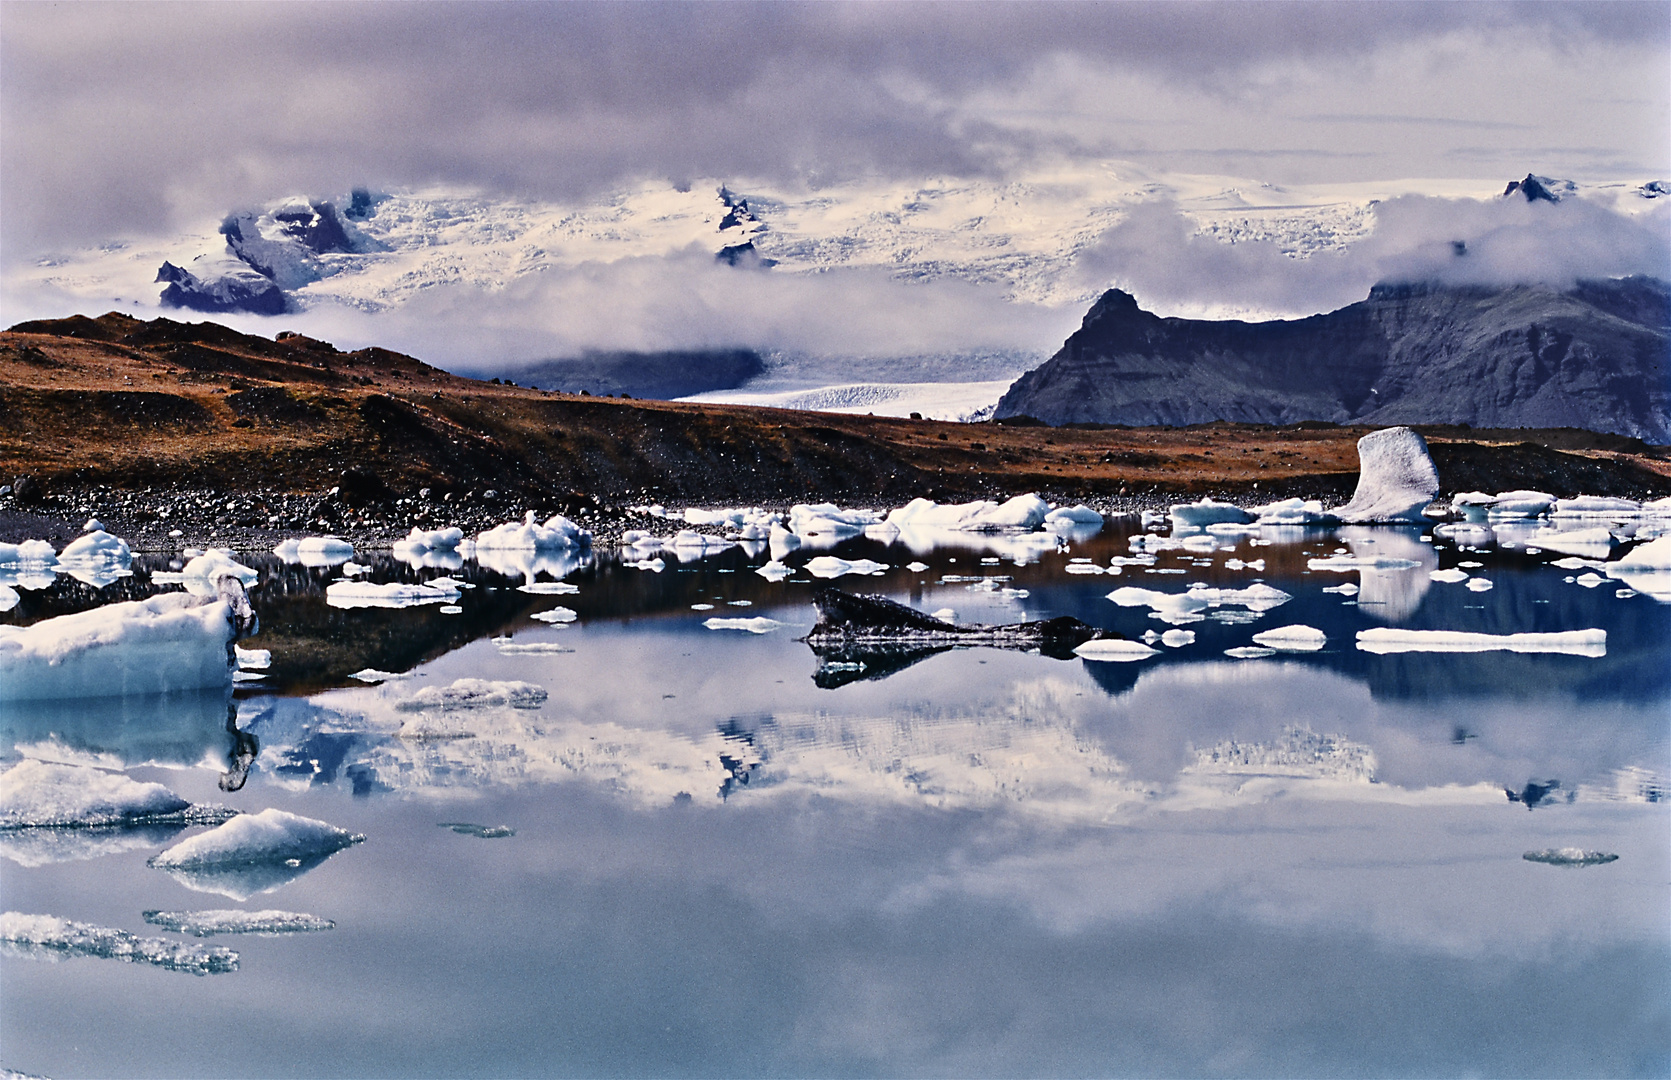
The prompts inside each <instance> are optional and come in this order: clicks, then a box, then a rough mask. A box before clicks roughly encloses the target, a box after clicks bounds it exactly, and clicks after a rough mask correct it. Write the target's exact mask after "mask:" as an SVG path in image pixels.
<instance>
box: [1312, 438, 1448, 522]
mask: <svg viewBox="0 0 1671 1080" xmlns="http://www.w3.org/2000/svg"><path fill="white" fill-rule="evenodd" d="M1438 494H1439V471H1438V469H1436V468H1435V467H1434V465H1433V457H1432V455H1430V454H1429V453H1428V450H1427V440H1426V439H1423V438H1422V437H1421V435H1419V434H1418V433H1416V432H1415V431H1413V430H1411V429H1410V428H1407V427H1390V428H1383V429H1382V430H1380V431H1372V432H1370V433H1369V434H1368V435H1365V436H1364V437H1363V438H1361V439H1359V440H1358V486H1357V489H1356V490H1355V491H1354V492H1353V493H1352V501H1351V502H1348V503H1347V504H1346V505H1345V506H1342V507H1340V508H1339V509H1338V510H1336V511H1335V512H1334V514H1335V516H1336V517H1338V518H1339V519H1340V520H1341V521H1344V522H1350V523H1371V522H1382V521H1422V520H1424V519H1423V517H1422V511H1423V510H1425V509H1426V508H1427V505H1428V503H1431V502H1432V501H1433V499H1434V497H1435V496H1437V495H1438Z"/></svg>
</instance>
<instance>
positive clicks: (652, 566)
mask: <svg viewBox="0 0 1671 1080" xmlns="http://www.w3.org/2000/svg"><path fill="white" fill-rule="evenodd" d="M621 565H622V566H625V567H627V568H628V569H629V570H648V571H650V572H651V573H653V574H659V573H661V572H662V571H663V570H666V569H667V563H666V562H664V561H662V560H661V559H639V560H638V561H637V562H628V563H622V564H621Z"/></svg>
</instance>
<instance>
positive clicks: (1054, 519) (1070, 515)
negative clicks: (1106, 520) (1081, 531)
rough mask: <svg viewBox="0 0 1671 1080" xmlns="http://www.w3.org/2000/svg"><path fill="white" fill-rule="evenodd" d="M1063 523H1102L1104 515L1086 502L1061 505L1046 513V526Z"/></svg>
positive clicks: (1051, 526) (1050, 526)
mask: <svg viewBox="0 0 1671 1080" xmlns="http://www.w3.org/2000/svg"><path fill="white" fill-rule="evenodd" d="M1058 524H1061V525H1101V524H1102V515H1101V514H1099V513H1097V512H1096V511H1095V510H1092V509H1091V508H1090V507H1089V506H1086V505H1085V504H1084V503H1079V504H1077V505H1075V506H1060V507H1057V508H1056V509H1055V510H1052V511H1050V512H1049V513H1048V514H1046V515H1044V526H1045V528H1047V529H1048V528H1053V527H1054V526H1056V525H1058Z"/></svg>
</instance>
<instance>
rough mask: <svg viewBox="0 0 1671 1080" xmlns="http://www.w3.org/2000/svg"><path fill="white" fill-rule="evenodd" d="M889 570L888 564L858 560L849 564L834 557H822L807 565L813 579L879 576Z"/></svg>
mask: <svg viewBox="0 0 1671 1080" xmlns="http://www.w3.org/2000/svg"><path fill="white" fill-rule="evenodd" d="M887 568H888V564H887V563H879V562H875V561H873V560H871V559H857V560H854V561H852V562H849V561H847V560H846V559H838V558H836V557H835V556H833V555H820V556H818V557H817V558H816V559H813V560H811V561H810V562H808V563H807V564H806V571H807V573H809V574H811V575H812V576H813V577H821V578H838V577H841V576H843V575H845V574H879V573H881V572H882V571H884V570H886V569H887Z"/></svg>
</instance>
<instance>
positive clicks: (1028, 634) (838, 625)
mask: <svg viewBox="0 0 1671 1080" xmlns="http://www.w3.org/2000/svg"><path fill="white" fill-rule="evenodd" d="M812 606H813V607H814V608H815V609H816V610H817V612H818V623H817V625H815V626H814V627H813V628H812V631H811V632H810V633H809V634H807V636H806V637H804V638H802V639H801V640H803V641H805V642H806V643H807V644H808V645H810V646H812V651H813V652H814V653H816V654H817V655H818V659H819V669H818V672H817V673H816V674H815V675H814V676H813V680H814V681H815V682H817V684H818V685H819V686H821V687H824V688H825V689H834V688H835V687H837V686H843V685H845V684H847V683H850V682H854V681H856V680H859V679H880V678H885V677H886V676H888V675H892V674H894V673H895V672H897V671H902V670H904V669H905V668H907V667H910V666H911V665H912V664H915V663H917V662H918V661H920V660H925V659H927V658H928V657H930V656H933V655H935V654H936V653H941V652H944V651H946V650H947V649H957V648H966V647H968V646H972V645H986V646H990V647H992V648H998V649H1024V650H1031V649H1037V650H1038V651H1039V652H1040V653H1042V654H1044V655H1046V656H1050V657H1054V658H1056V659H1058V660H1067V659H1071V658H1072V657H1073V655H1074V653H1073V650H1074V649H1075V648H1076V647H1077V646H1079V645H1082V644H1084V643H1085V642H1087V641H1094V640H1097V639H1099V638H1117V637H1119V636H1120V635H1119V634H1116V633H1114V632H1112V631H1109V630H1099V629H1097V628H1096V627H1094V626H1089V625H1087V624H1085V623H1082V622H1080V621H1079V620H1078V619H1075V618H1072V617H1071V616H1067V615H1062V616H1059V617H1057V618H1054V619H1043V620H1040V621H1036V622H1023V623H1002V624H985V623H967V624H963V625H958V624H955V623H948V622H943V621H942V620H940V619H936V618H935V617H934V616H932V615H925V614H923V613H922V612H920V611H918V610H917V609H915V608H911V607H907V606H905V605H904V604H900V603H896V602H895V601H893V600H889V599H888V598H887V597H885V596H875V595H867V594H860V593H849V592H842V591H841V590H840V589H836V588H830V587H825V588H822V589H820V590H818V592H817V593H815V594H814V595H813V598H812Z"/></svg>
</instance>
